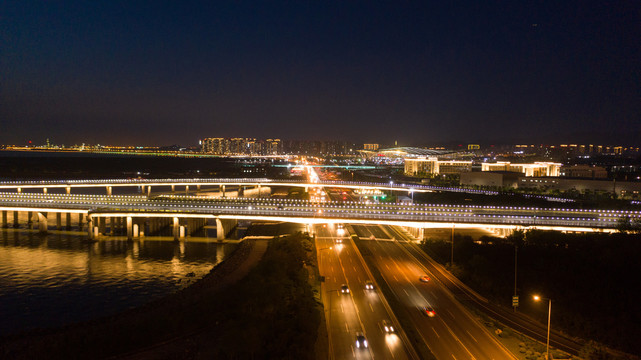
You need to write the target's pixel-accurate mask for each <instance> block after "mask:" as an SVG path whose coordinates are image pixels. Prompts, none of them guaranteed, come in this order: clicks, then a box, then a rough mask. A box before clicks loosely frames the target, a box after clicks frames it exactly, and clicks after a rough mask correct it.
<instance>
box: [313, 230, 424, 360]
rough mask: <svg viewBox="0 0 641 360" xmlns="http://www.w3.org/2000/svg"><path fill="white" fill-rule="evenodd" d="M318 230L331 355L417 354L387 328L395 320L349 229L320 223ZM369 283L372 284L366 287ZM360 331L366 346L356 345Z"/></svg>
mask: <svg viewBox="0 0 641 360" xmlns="http://www.w3.org/2000/svg"><path fill="white" fill-rule="evenodd" d="M315 234H316V247H317V252H318V262H319V270H320V274H321V276H323V277H324V282H323V283H322V299H323V304H324V306H325V318H326V322H327V326H328V334H329V342H330V353H331V356H332V358H333V359H352V358H356V359H375V358H376V359H411V358H416V356H415V355H414V353H413V349H412V348H411V346H410V347H407V346H406V345H407V344H406V343H405V342H404V341H403V340H402V334H400V333H398V332H396V331H395V332H386V331H385V329H384V327H383V323H384V322H387V323H388V324H389V325H393V326H395V327H396V325H397V323H396V321H395V318H394V316H393V314H392V313H391V311H390V309H389V308H388V307H387V306H386V304H385V300H384V299H383V298H382V294H381V292H380V290H379V289H378V287H377V286H376V285H375V283H374V282H373V280H372V279H371V278H370V277H369V275H368V273H369V272H368V271H367V269H366V268H365V266H364V264H363V262H362V261H361V260H360V257H359V254H358V252H357V249H356V248H355V246H354V244H353V242H352V241H351V239H350V238H349V237H348V236H346V235H347V234H346V232H345V230H344V229H342V228H339V225H324V226H323V225H317V226H316V227H315ZM370 282H371V285H372V286H373V288H370V289H368V288H366V285H367V284H370ZM358 333H362V334H363V335H364V336H365V338H366V340H367V343H368V346H367V348H363V347H357V346H356V335H357V334H358Z"/></svg>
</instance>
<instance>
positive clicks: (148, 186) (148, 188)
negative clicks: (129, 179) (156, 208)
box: [147, 185, 151, 196]
mask: <svg viewBox="0 0 641 360" xmlns="http://www.w3.org/2000/svg"><path fill="white" fill-rule="evenodd" d="M147 196H151V185H147Z"/></svg>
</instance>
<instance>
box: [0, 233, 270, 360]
mask: <svg viewBox="0 0 641 360" xmlns="http://www.w3.org/2000/svg"><path fill="white" fill-rule="evenodd" d="M262 243H264V244H265V245H264V246H255V244H256V241H255V240H249V241H246V242H243V243H242V244H240V245H239V246H238V248H237V249H236V250H235V251H234V253H233V254H231V255H230V256H229V257H228V258H227V259H226V260H225V261H223V262H222V263H220V264H219V265H217V266H216V267H214V268H213V269H212V270H211V271H210V273H209V274H207V275H206V276H204V277H203V278H202V279H201V280H200V281H198V282H197V283H195V284H194V285H192V286H190V287H187V288H185V289H183V290H181V291H179V292H177V293H175V294H172V295H170V296H168V297H166V298H163V299H160V300H157V301H153V302H150V303H148V304H146V305H143V306H141V307H139V308H136V309H132V310H129V311H125V312H123V313H120V314H118V315H114V316H110V317H106V318H100V319H96V320H92V321H88V322H84V323H79V324H74V325H69V326H65V327H62V328H58V329H47V330H38V331H30V332H27V333H24V334H21V335H15V336H8V337H4V338H2V339H0V358H4V359H36V358H38V359H46V358H78V359H80V358H106V357H110V356H116V355H117V354H123V353H127V352H131V351H133V350H135V349H140V348H145V347H148V346H151V345H153V344H157V343H160V342H163V341H168V340H170V339H174V338H176V336H184V335H185V334H190V333H195V332H198V331H199V330H200V329H203V328H205V327H207V326H209V325H210V324H209V323H208V322H207V320H208V319H209V315H211V314H209V312H208V311H207V306H206V304H205V302H206V300H207V299H211V298H214V297H215V296H216V295H217V294H218V292H220V291H221V290H222V289H223V288H225V287H227V286H229V285H230V284H231V283H233V282H234V281H237V280H238V279H240V278H242V277H243V276H244V275H246V274H247V272H248V271H249V270H250V269H251V267H253V266H255V265H256V264H257V263H258V261H259V260H260V257H261V256H262V254H263V253H264V251H265V248H266V246H267V245H266V243H267V242H266V241H262Z"/></svg>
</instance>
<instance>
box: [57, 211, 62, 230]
mask: <svg viewBox="0 0 641 360" xmlns="http://www.w3.org/2000/svg"><path fill="white" fill-rule="evenodd" d="M56 230H62V214H61V213H56Z"/></svg>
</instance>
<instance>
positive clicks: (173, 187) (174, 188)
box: [171, 185, 176, 194]
mask: <svg viewBox="0 0 641 360" xmlns="http://www.w3.org/2000/svg"><path fill="white" fill-rule="evenodd" d="M175 192H176V185H172V186H171V193H172V194H173V193H175Z"/></svg>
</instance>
